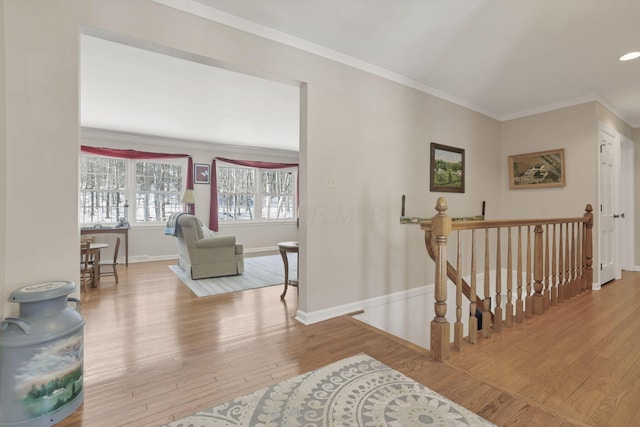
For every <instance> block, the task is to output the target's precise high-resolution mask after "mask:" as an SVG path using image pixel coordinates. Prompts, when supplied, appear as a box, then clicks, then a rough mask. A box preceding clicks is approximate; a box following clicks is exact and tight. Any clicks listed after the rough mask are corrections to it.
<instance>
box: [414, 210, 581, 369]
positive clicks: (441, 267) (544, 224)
mask: <svg viewBox="0 0 640 427" xmlns="http://www.w3.org/2000/svg"><path fill="white" fill-rule="evenodd" d="M436 211H437V212H438V213H437V214H436V215H435V216H434V217H433V218H432V219H431V220H430V221H423V222H421V223H420V225H421V229H422V230H424V232H425V244H426V247H427V252H428V254H429V256H430V257H431V259H433V260H434V261H435V264H436V269H435V303H434V308H435V317H434V319H433V320H432V322H431V337H430V353H431V358H432V359H434V360H436V361H444V360H446V359H447V358H448V357H449V354H450V353H449V352H450V347H451V343H450V341H451V340H450V325H449V322H448V320H447V318H446V314H447V278H448V279H449V280H451V282H453V284H455V287H456V296H455V305H456V307H455V317H456V321H455V323H454V339H453V348H454V350H457V351H460V350H462V347H463V341H464V340H463V335H464V327H463V323H462V311H463V310H462V296H463V295H464V296H466V297H467V299H468V300H469V303H470V304H469V326H468V334H467V341H468V342H469V343H472V344H473V343H475V342H476V336H477V334H478V333H481V335H482V336H483V337H485V338H488V337H490V336H491V333H492V331H493V332H496V333H498V332H500V331H502V329H503V328H504V327H506V328H510V327H512V326H513V324H514V321H515V322H516V323H519V322H523V321H525V319H528V318H531V317H533V316H535V315H540V314H543V313H544V312H546V311H547V310H549V308H550V307H552V306H555V305H557V304H558V303H562V302H563V301H566V300H568V299H569V298H571V297H573V296H575V295H577V294H578V293H579V292H583V291H585V290H590V289H591V286H592V283H593V270H592V263H593V259H592V253H593V252H592V229H593V214H592V211H593V209H592V207H591V205H587V206H586V208H585V213H584V215H583V216H582V217H576V218H552V219H524V220H490V221H489V220H481V221H475V220H474V221H452V220H451V218H450V217H449V216H448V215H447V214H446V211H447V202H446V200H445V199H444V198H442V197H441V198H439V199H438V202H437V204H436ZM514 228H515V229H517V233H516V234H517V237H516V239H517V241H516V243H515V246H516V249H515V258H516V263H515V264H516V267H515V270H514V266H513V264H514V263H513V257H514V248H513V246H514V243H513V238H512V235H513V233H512V231H513V229H514ZM452 230H453V231H456V232H457V247H456V266H455V267H454V266H453V265H452V264H451V263H449V262H448V261H447V241H448V238H449V235H450V234H451V231H452ZM479 230H484V271H482V275H483V276H484V277H483V289H482V290H483V293H484V297H483V298H481V297H480V296H478V295H477V291H478V289H477V277H478V275H479V273H478V271H477V258H478V251H477V248H476V243H477V234H478V233H477V231H479ZM491 230H495V240H494V242H495V245H494V246H495V254H496V255H495V262H494V267H495V278H494V281H493V285H494V286H493V288H494V289H493V294H492V289H491V288H492V286H491V284H492V283H491V256H490V253H491V239H490V231H491ZM501 230H504V231H506V238H505V240H506V242H504V241H503V239H502V237H501ZM462 232H469V233H470V234H471V236H470V244H467V245H466V246H470V248H468V251H467V252H470V258H471V261H470V269H469V273H468V274H469V276H470V279H469V281H470V284H469V283H467V281H466V280H465V279H464V278H463V263H462V253H463V248H465V247H466V246H465V245H463V244H462V243H461V241H462V238H461V235H462ZM525 233H526V242H525V239H524V238H523V234H525ZM503 243H506V247H507V249H506V261H507V262H506V264H507V265H506V274H505V273H503V269H502V260H503V252H504V251H503V250H502V247H503V246H502V244H503ZM523 246H524V247H526V253H525V255H524V257H523V251H522V249H523ZM503 274H505V275H506V291H505V292H503V288H502V277H503ZM514 275H515V278H516V281H515V294H516V298H515V304H514V301H513V293H514V281H513V278H514ZM523 281H524V282H523ZM503 298H505V301H504V303H503ZM492 301H493V302H495V306H494V307H493V311H492ZM477 312H481V313H482V316H481V322H480V324H481V325H482V326H481V330H480V331H478V325H479V322H478V320H477V318H476V313H477Z"/></svg>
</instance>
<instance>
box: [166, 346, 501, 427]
mask: <svg viewBox="0 0 640 427" xmlns="http://www.w3.org/2000/svg"><path fill="white" fill-rule="evenodd" d="M493 425H494V424H492V423H490V422H488V421H487V420H485V419H484V418H482V417H480V416H479V415H476V414H474V413H473V412H471V411H469V410H467V409H465V408H463V407H462V406H460V405H458V404H456V403H454V402H452V401H451V400H449V399H447V398H445V397H443V396H441V395H439V394H438V393H436V392H434V391H432V390H430V389H429V388H427V387H425V386H423V385H422V384H419V383H417V382H415V381H413V380H412V379H410V378H409V377H406V376H405V375H403V374H401V373H400V372H398V371H395V370H393V369H391V368H389V367H388V366H386V365H384V364H382V363H381V362H379V361H377V360H375V359H373V358H371V357H370V356H368V355H366V354H358V355H356V356H353V357H349V358H347V359H344V360H341V361H338V362H335V363H332V364H330V365H328V366H325V367H324V368H320V369H318V370H315V371H312V372H308V373H306V374H303V375H300V376H298V377H295V378H292V379H289V380H286V381H283V382H281V383H279V384H277V385H275V386H272V387H267V388H264V389H262V390H259V391H256V392H254V393H251V394H248V395H246V396H242V397H239V398H237V399H234V400H231V401H229V402H226V403H223V404H222V405H219V406H216V407H214V408H211V409H207V410H205V411H202V412H198V413H197V414H195V415H192V416H189V417H186V418H183V419H181V420H178V421H174V422H173V423H171V424H167V427H210V426H220V427H221V426H246V427H249V426H272V427H275V426H281V427H285V426H286V427H290V426H310V427H311V426H317V427H321V426H322V427H329V426H345V427H346V426H390V427H405V426H493Z"/></svg>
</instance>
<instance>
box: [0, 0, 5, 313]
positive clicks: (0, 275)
mask: <svg viewBox="0 0 640 427" xmlns="http://www.w3.org/2000/svg"><path fill="white" fill-rule="evenodd" d="M4 22H5V21H4V0H0V99H6V92H7V91H6V78H5V37H4V34H5V25H4ZM5 105H6V104H5V103H4V102H0V298H3V300H4V292H3V291H4V289H5V283H7V275H6V261H7V259H6V258H7V256H6V241H7V220H6V218H7V216H6V213H7V209H6V206H7V136H6V135H7V121H6V113H7V112H6V109H5ZM4 305H5V304H4V302H3V303H1V304H0V319H4V317H5V316H4V315H3V313H4Z"/></svg>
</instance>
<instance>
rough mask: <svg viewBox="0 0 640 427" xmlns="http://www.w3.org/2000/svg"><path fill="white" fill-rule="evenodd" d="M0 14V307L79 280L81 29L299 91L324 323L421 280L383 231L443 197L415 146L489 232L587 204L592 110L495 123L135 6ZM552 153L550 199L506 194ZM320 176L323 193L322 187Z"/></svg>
mask: <svg viewBox="0 0 640 427" xmlns="http://www.w3.org/2000/svg"><path fill="white" fill-rule="evenodd" d="M2 4H3V5H4V14H5V16H4V18H5V19H4V21H2V22H4V23H5V24H4V25H5V27H4V30H5V32H4V34H5V45H4V48H5V55H4V58H6V61H5V63H4V67H2V69H3V70H4V71H5V73H6V75H5V79H2V81H6V96H5V99H6V123H7V125H6V132H3V135H6V140H4V139H3V140H2V141H3V142H1V143H0V144H2V145H0V149H5V150H6V157H5V156H3V157H1V158H2V160H0V162H1V163H0V166H3V170H4V171H5V173H6V181H4V182H3V185H2V189H1V190H0V203H1V204H2V206H3V207H4V213H0V233H5V236H6V237H5V239H4V241H3V242H0V256H1V257H0V267H4V277H3V279H4V280H3V281H2V282H1V283H0V289H2V291H3V292H0V294H2V295H3V296H4V300H5V301H6V296H7V295H8V294H9V292H11V291H12V290H13V289H16V288H18V287H21V286H24V285H27V284H31V283H35V282H38V281H43V280H52V279H63V280H74V281H78V279H79V278H78V269H77V244H78V238H79V236H78V224H77V204H78V191H77V188H78V152H79V129H78V125H79V123H78V111H79V108H78V107H79V106H78V99H79V96H78V77H79V76H78V73H79V72H78V68H79V57H78V55H79V46H78V44H79V31H80V26H81V25H82V26H87V27H91V28H99V29H102V30H104V31H106V32H110V33H112V34H113V37H114V38H116V39H126V38H129V39H136V40H138V41H139V44H140V45H144V44H145V43H154V44H158V45H162V46H168V47H170V48H173V49H178V50H181V51H185V52H191V53H194V54H198V55H202V56H205V57H209V58H214V59H216V60H220V61H223V62H226V63H229V64H233V65H234V66H237V67H240V68H249V69H253V70H256V71H259V72H261V73H267V74H271V75H276V76H281V77H284V78H287V79H290V80H295V81H299V82H301V83H302V87H303V98H304V99H305V100H306V103H304V104H303V106H302V112H303V121H302V126H301V132H302V136H301V147H300V164H301V168H300V172H301V177H300V185H301V188H300V194H301V227H300V231H299V233H300V234H299V240H300V241H301V243H302V249H301V260H300V267H301V268H300V270H301V283H302V289H301V291H300V303H299V307H300V310H301V312H302V313H303V314H305V313H307V314H308V313H318V312H322V311H323V310H328V311H331V312H332V313H334V314H336V313H339V312H340V310H341V308H340V307H342V306H347V305H348V304H350V303H353V302H357V301H360V300H362V299H366V298H371V297H375V296H380V295H384V294H388V293H393V292H398V291H402V290H407V289H411V288H414V287H418V286H422V285H426V284H429V283H432V282H433V274H434V273H433V264H432V263H430V262H427V260H426V257H427V255H426V250H425V248H424V241H423V235H422V233H421V232H420V230H419V227H418V226H417V225H400V224H399V216H400V202H401V196H402V195H403V194H404V195H406V196H407V206H406V213H407V215H409V216H432V215H433V214H434V213H435V211H434V206H435V203H436V199H437V197H438V196H441V195H443V194H437V193H430V192H429V173H428V170H429V144H430V142H437V143H440V144H444V145H451V146H454V147H458V148H463V149H465V151H466V172H467V174H466V178H467V182H466V186H467V189H466V192H465V193H464V194H455V193H449V194H446V198H447V200H448V202H449V207H450V209H449V213H450V214H451V215H452V216H466V215H476V214H479V213H480V209H481V204H482V201H486V202H487V216H488V217H490V218H502V217H521V216H574V215H576V214H579V213H581V212H576V206H578V207H580V208H579V210H581V209H582V206H584V205H585V204H586V203H595V197H596V182H597V181H596V176H595V174H594V173H593V170H595V168H597V159H596V148H595V146H596V141H597V121H598V120H599V119H600V117H599V116H600V115H601V114H602V112H601V111H599V109H598V108H599V107H596V105H595V104H593V103H591V104H585V105H581V106H576V107H571V108H567V109H563V110H559V111H556V112H551V113H544V114H539V115H536V116H532V117H529V118H525V119H517V120H512V121H509V122H506V123H503V124H502V125H501V124H500V123H498V122H497V121H495V120H493V119H490V118H488V117H486V116H483V115H481V114H478V113H475V112H472V111H470V110H468V109H465V108H463V107H460V106H456V105H454V104H451V103H449V102H446V101H443V100H441V99H438V98H435V97H433V96H430V95H427V94H424V93H421V92H418V91H416V90H413V89H409V88H406V87H403V86H401V85H399V84H397V83H393V82H390V81H387V80H384V79H382V78H380V77H376V76H373V75H370V74H367V73H365V72H362V71H358V70H356V69H354V68H351V67H348V66H345V65H341V64H338V63H336V62H333V61H330V60H327V59H323V58H320V57H317V56H314V55H311V54H308V53H305V52H302V51H300V50H297V49H294V48H290V47H287V46H283V45H279V44H277V43H275V42H272V41H268V40H265V39H261V38H259V37H257V36H253V35H250V34H247V33H245V32H241V31H237V30H234V29H231V28H229V27H226V26H223V25H219V24H215V23H212V22H210V21H206V20H204V19H201V18H197V17H194V16H191V15H188V14H186V13H182V12H178V11H176V10H174V9H171V8H168V7H165V6H162V5H159V4H157V3H153V2H150V1H146V0H50V1H46V2H32V1H18V0H15V1H5V2H4V3H2ZM141 17H144V19H141ZM0 65H1V64H0ZM1 88H2V86H0V90H1ZM0 118H2V111H1V110H0ZM1 127H2V122H0V130H1ZM636 137H637V135H636ZM562 147H564V148H565V150H566V151H565V154H566V161H567V186H566V187H565V188H564V189H548V190H528V191H524V190H518V191H514V190H509V188H508V183H507V173H506V172H507V170H506V162H507V156H508V155H510V154H519V153H523V152H531V151H539V150H544V149H553V148H562ZM329 178H330V179H331V180H333V181H335V183H336V185H335V187H333V188H329V187H328V186H327V180H328V179H329ZM523 207H524V209H523ZM3 215H6V216H5V217H4V218H3ZM3 250H4V254H3ZM34 262H37V266H38V268H34ZM0 307H1V310H2V312H0V315H2V316H3V317H4V316H7V315H8V314H9V313H10V312H13V313H14V312H15V311H16V309H17V307H15V304H9V303H4V305H1V304H0Z"/></svg>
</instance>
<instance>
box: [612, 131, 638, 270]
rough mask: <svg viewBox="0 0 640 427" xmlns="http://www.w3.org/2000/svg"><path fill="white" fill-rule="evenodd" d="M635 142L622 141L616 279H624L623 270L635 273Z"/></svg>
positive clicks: (617, 213)
mask: <svg viewBox="0 0 640 427" xmlns="http://www.w3.org/2000/svg"><path fill="white" fill-rule="evenodd" d="M633 151H634V149H633V141H631V140H630V139H629V138H626V137H624V136H622V137H621V139H620V185H619V187H618V188H619V190H618V194H619V196H620V197H618V198H617V200H618V203H617V206H618V207H617V209H616V215H617V216H618V217H617V218H616V231H617V232H616V237H617V238H616V241H617V242H618V247H617V254H618V257H617V258H618V261H619V263H618V264H619V266H620V271H619V272H617V273H619V274H618V275H617V276H616V278H620V277H622V271H621V270H627V271H635V256H634V240H633V239H634V235H635V231H634V230H635V227H634V226H633V222H634V217H635V215H634V207H633V202H634V195H633V188H634V187H633V180H634V177H633V171H634V168H633V156H634V154H633Z"/></svg>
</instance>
